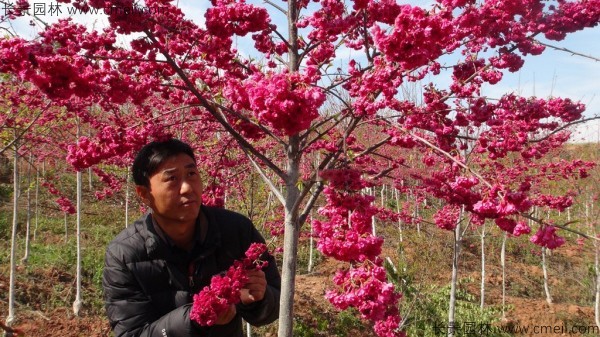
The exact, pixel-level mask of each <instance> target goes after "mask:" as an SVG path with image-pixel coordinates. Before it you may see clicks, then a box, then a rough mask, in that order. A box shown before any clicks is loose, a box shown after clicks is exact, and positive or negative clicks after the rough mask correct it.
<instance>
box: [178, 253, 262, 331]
mask: <svg viewBox="0 0 600 337" xmlns="http://www.w3.org/2000/svg"><path fill="white" fill-rule="evenodd" d="M266 251H267V246H266V245H265V244H262V243H253V244H251V245H250V247H249V248H248V250H247V251H246V257H245V258H244V259H242V260H236V261H235V262H234V264H233V266H231V267H230V268H229V269H228V270H227V272H226V273H225V274H224V275H215V276H213V277H212V279H211V280H210V286H206V287H204V289H202V290H201V291H200V292H199V293H198V294H196V295H194V302H193V305H192V310H191V311H190V319H192V320H193V321H194V322H196V323H198V324H200V325H203V326H211V325H214V324H215V322H216V321H217V318H218V317H219V315H220V314H222V313H224V312H225V311H227V309H228V308H229V306H230V305H232V304H237V303H239V302H240V290H241V289H242V288H243V287H244V285H245V284H246V282H248V276H247V271H248V270H251V269H257V270H260V269H263V268H265V267H267V264H268V262H267V261H263V260H260V257H261V255H262V254H263V253H265V252H266Z"/></svg>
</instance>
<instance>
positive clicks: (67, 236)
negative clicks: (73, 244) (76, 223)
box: [65, 212, 69, 244]
mask: <svg viewBox="0 0 600 337" xmlns="http://www.w3.org/2000/svg"><path fill="white" fill-rule="evenodd" d="M68 240H69V226H68V224H67V212H65V244H66V243H67V241H68Z"/></svg>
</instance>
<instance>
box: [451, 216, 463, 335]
mask: <svg viewBox="0 0 600 337" xmlns="http://www.w3.org/2000/svg"><path fill="white" fill-rule="evenodd" d="M462 215H463V211H462V210H461V211H460V213H459V216H458V220H457V221H456V228H454V250H453V252H452V281H451V283H450V304H449V307H448V337H454V336H455V335H456V332H455V331H454V324H455V320H454V313H455V311H456V286H457V283H458V255H459V254H460V243H461V235H460V223H461V221H462Z"/></svg>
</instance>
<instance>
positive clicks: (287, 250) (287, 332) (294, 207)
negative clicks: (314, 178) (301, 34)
mask: <svg viewBox="0 0 600 337" xmlns="http://www.w3.org/2000/svg"><path fill="white" fill-rule="evenodd" d="M290 3H295V2H294V1H290ZM298 150H299V139H298V137H297V136H291V137H290V144H289V147H288V169H287V181H286V189H287V191H286V195H285V205H284V209H285V221H284V226H285V227H284V228H285V229H284V234H283V241H284V243H283V265H282V267H281V301H280V305H279V331H278V337H291V336H292V333H293V328H294V320H293V317H294V293H295V279H296V264H297V257H298V238H299V234H300V230H299V224H298V207H299V205H298V198H299V196H300V190H299V189H298V185H297V181H298V177H299V172H300V169H299V168H300V160H299V156H298Z"/></svg>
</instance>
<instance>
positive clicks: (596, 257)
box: [594, 241, 600, 328]
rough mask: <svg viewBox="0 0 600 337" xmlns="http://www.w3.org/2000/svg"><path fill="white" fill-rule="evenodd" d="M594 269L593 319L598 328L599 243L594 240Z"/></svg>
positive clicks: (599, 303) (599, 288) (599, 310)
mask: <svg viewBox="0 0 600 337" xmlns="http://www.w3.org/2000/svg"><path fill="white" fill-rule="evenodd" d="M594 248H595V254H594V271H595V272H596V294H595V295H596V300H595V302H594V319H595V321H596V326H597V327H598V328H600V256H599V255H600V244H598V242H597V241H595V242H594Z"/></svg>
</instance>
